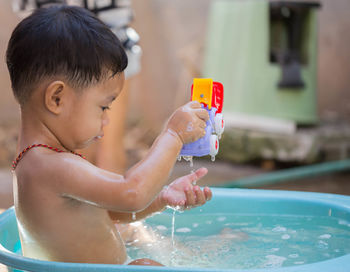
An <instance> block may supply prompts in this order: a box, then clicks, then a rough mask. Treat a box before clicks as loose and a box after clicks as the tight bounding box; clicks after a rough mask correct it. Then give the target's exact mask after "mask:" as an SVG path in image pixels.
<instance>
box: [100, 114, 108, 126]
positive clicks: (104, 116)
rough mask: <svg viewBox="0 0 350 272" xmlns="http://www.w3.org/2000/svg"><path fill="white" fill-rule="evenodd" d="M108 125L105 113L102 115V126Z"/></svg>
mask: <svg viewBox="0 0 350 272" xmlns="http://www.w3.org/2000/svg"><path fill="white" fill-rule="evenodd" d="M108 124H109V118H108V115H107V113H105V114H103V117H102V126H103V127H104V126H107V125H108Z"/></svg>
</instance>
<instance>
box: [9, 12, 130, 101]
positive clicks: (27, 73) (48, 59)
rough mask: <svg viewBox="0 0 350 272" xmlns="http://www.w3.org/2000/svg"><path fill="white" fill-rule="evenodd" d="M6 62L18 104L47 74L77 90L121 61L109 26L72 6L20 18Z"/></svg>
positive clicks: (122, 63) (103, 76)
mask: <svg viewBox="0 0 350 272" xmlns="http://www.w3.org/2000/svg"><path fill="white" fill-rule="evenodd" d="M6 61H7V66H8V69H9V72H10V78H11V83H12V89H13V92H14V95H15V97H16V99H17V101H18V102H19V103H20V105H21V106H23V105H24V104H25V103H26V102H27V100H28V99H29V98H30V97H31V95H32V93H33V92H34V91H35V89H36V88H37V87H38V85H39V84H40V83H41V82H42V81H45V80H47V79H49V80H54V79H56V78H57V77H59V78H60V79H62V80H64V81H65V82H66V83H67V84H69V85H70V86H71V87H72V88H74V89H76V90H82V89H85V88H87V87H89V86H91V85H94V84H96V83H99V82H101V81H103V80H104V79H106V78H107V77H110V76H111V75H115V74H118V73H121V72H122V71H123V70H124V69H125V68H126V66H127V57H126V54H125V52H124V49H123V48H122V45H121V43H120V41H119V40H118V38H117V37H116V36H115V35H114V34H113V33H112V32H111V31H110V29H109V28H108V27H107V26H106V25H105V24H104V23H103V22H101V21H100V20H99V19H98V18H96V17H95V16H94V15H93V14H92V13H90V12H89V11H87V10H85V9H83V8H79V7H73V6H54V7H50V8H44V9H38V10H36V11H34V13H33V14H32V15H30V16H29V17H27V18H26V19H24V20H23V21H22V22H20V23H19V24H18V26H17V27H16V28H15V30H14V31H13V33H12V36H11V39H10V41H9V44H8V48H7V54H6Z"/></svg>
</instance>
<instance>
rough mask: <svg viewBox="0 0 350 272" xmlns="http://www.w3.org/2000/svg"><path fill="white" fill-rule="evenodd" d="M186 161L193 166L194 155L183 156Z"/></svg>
mask: <svg viewBox="0 0 350 272" xmlns="http://www.w3.org/2000/svg"><path fill="white" fill-rule="evenodd" d="M182 157H183V159H184V160H185V161H189V162H190V167H191V168H192V167H193V156H182Z"/></svg>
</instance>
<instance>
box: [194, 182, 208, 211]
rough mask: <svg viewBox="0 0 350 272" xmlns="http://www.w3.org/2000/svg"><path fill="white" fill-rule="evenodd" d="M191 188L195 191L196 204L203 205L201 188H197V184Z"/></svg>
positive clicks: (203, 198)
mask: <svg viewBox="0 0 350 272" xmlns="http://www.w3.org/2000/svg"><path fill="white" fill-rule="evenodd" d="M193 190H194V192H195V193H196V200H197V203H196V205H199V206H200V205H204V204H205V202H206V198H205V195H204V192H203V191H202V190H201V188H199V186H194V187H193Z"/></svg>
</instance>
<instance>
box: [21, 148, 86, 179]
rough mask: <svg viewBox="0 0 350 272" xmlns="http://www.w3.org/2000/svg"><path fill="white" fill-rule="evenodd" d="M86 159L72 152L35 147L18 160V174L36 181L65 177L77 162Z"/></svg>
mask: <svg viewBox="0 0 350 272" xmlns="http://www.w3.org/2000/svg"><path fill="white" fill-rule="evenodd" d="M84 161H85V160H84V159H82V158H81V157H79V156H77V155H74V154H72V153H70V152H61V153H59V152H55V151H52V150H49V149H45V148H41V147H38V148H33V149H32V150H29V151H28V152H26V154H24V155H23V157H22V158H21V160H20V161H18V165H17V169H16V173H17V176H21V177H24V178H25V179H26V180H32V181H36V182H41V181H45V182H46V183H47V181H48V180H53V179H55V178H64V177H65V176H66V175H67V173H69V172H70V169H72V168H74V166H75V165H76V164H77V163H81V162H82V163H84Z"/></svg>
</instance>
